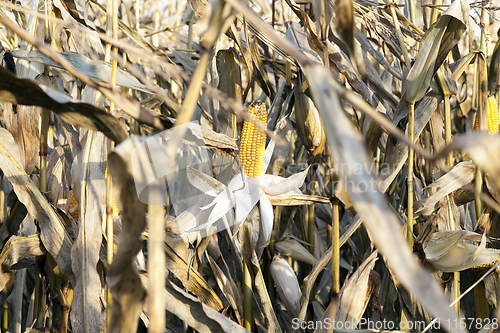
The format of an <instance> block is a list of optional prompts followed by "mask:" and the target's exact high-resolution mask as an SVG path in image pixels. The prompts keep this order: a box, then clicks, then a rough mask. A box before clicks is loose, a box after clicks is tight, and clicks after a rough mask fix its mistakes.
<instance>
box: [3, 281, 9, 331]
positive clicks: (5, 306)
mask: <svg viewBox="0 0 500 333" xmlns="http://www.w3.org/2000/svg"><path fill="white" fill-rule="evenodd" d="M2 296H3V317H2V333H5V332H7V330H8V329H9V304H7V291H6V290H5V289H4V291H3V293H2Z"/></svg>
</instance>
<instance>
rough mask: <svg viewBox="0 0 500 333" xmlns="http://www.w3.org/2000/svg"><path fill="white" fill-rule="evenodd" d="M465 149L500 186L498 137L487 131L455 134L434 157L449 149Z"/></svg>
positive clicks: (437, 157)
mask: <svg viewBox="0 0 500 333" xmlns="http://www.w3.org/2000/svg"><path fill="white" fill-rule="evenodd" d="M458 149H465V150H467V152H468V153H469V156H470V157H471V158H472V161H473V162H474V163H475V164H477V165H478V166H479V167H480V168H481V169H483V170H484V171H485V172H486V173H488V174H489V176H490V180H491V181H493V182H494V185H495V186H496V187H497V188H500V137H499V136H498V135H490V134H488V133H468V134H464V135H460V136H456V137H455V138H454V139H453V141H452V142H451V143H450V144H448V145H447V146H446V147H445V148H444V149H443V150H441V151H440V152H438V153H437V154H436V155H434V159H439V158H442V157H445V156H446V154H448V153H449V152H451V151H454V150H458Z"/></svg>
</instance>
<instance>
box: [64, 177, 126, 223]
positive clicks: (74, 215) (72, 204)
mask: <svg viewBox="0 0 500 333" xmlns="http://www.w3.org/2000/svg"><path fill="white" fill-rule="evenodd" d="M104 180H105V182H106V183H107V182H108V169H106V172H105V173H104ZM69 193H70V195H71V202H70V204H69V213H70V214H71V217H72V218H74V219H77V218H78V216H79V215H80V208H77V209H76V210H75V211H73V212H72V209H73V207H75V206H77V205H78V201H77V200H76V198H75V194H74V193H73V190H71V191H70V192H69ZM113 215H114V216H118V215H119V212H118V207H117V206H116V202H115V198H113Z"/></svg>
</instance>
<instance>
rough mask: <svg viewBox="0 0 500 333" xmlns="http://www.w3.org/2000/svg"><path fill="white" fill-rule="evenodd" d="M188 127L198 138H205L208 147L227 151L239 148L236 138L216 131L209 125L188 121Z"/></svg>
mask: <svg viewBox="0 0 500 333" xmlns="http://www.w3.org/2000/svg"><path fill="white" fill-rule="evenodd" d="M187 127H188V128H189V130H190V131H191V133H192V134H193V135H194V136H195V137H196V138H198V139H200V140H203V142H204V144H205V147H206V148H209V149H213V148H215V149H220V150H227V151H234V150H238V146H237V145H236V142H235V139H233V138H231V137H229V136H227V135H225V134H221V133H217V132H214V131H212V130H211V129H209V128H207V127H204V126H201V125H198V124H195V123H188V124H187Z"/></svg>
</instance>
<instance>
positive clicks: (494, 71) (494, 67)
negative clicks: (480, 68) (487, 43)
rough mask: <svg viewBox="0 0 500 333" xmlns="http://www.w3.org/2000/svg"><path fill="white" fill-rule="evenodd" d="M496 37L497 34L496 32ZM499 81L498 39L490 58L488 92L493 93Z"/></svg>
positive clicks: (499, 42)
mask: <svg viewBox="0 0 500 333" xmlns="http://www.w3.org/2000/svg"><path fill="white" fill-rule="evenodd" d="M497 35H498V32H497ZM499 81H500V38H498V39H497V42H496V44H495V48H494V49H493V53H492V54H491V57H490V67H489V70H488V90H489V91H491V92H494V91H496V90H497V85H498V82H499Z"/></svg>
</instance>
